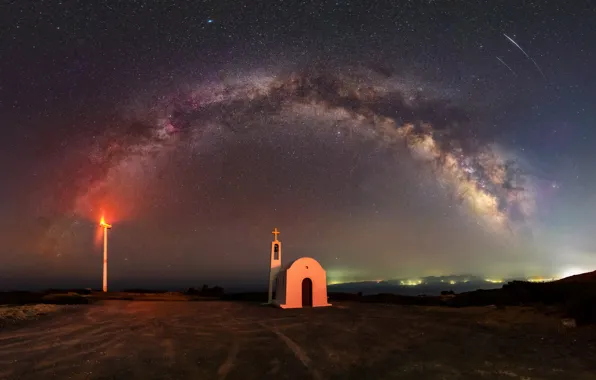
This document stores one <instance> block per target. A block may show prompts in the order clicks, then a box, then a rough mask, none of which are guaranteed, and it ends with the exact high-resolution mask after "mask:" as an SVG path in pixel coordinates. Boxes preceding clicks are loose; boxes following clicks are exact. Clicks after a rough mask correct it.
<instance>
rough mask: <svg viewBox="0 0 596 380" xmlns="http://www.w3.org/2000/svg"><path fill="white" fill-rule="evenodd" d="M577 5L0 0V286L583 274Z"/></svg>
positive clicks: (590, 54)
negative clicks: (278, 260) (301, 275)
mask: <svg viewBox="0 0 596 380" xmlns="http://www.w3.org/2000/svg"><path fill="white" fill-rule="evenodd" d="M595 19H596V4H594V3H593V2H591V1H581V0H574V1H568V2H563V1H545V0H536V1H524V2H519V1H496V0H495V1H458V0H450V1H440V0H436V1H430V0H429V1H421V0H420V1H418V0H417V1H399V2H397V1H339V0H336V1H262V2H254V1H213V2H210V1H177V2H173V1H159V2H158V1H154V2H151V1H147V2H144V1H105V2H103V1H101V2H100V1H93V2H90V1H58V0H56V1H35V2H33V1H4V2H2V5H0V47H1V52H2V55H1V59H0V122H1V129H0V174H1V177H0V181H1V186H0V216H1V218H0V227H1V228H2V230H1V231H2V233H1V235H0V287H32V286H39V287H49V286H90V287H99V286H100V284H101V265H102V264H101V263H102V257H101V244H100V237H101V235H100V234H98V232H99V231H98V228H97V224H98V221H99V218H100V217H101V216H102V215H105V216H106V219H107V221H108V222H110V223H112V224H113V225H114V228H113V229H112V230H111V232H110V241H109V244H110V279H111V281H112V284H116V285H114V286H118V285H117V284H119V285H120V286H145V287H147V286H152V287H168V286H196V285H200V284H202V283H210V284H221V285H224V286H225V285H228V284H260V283H263V284H264V283H265V282H266V278H267V271H268V265H269V263H268V260H269V248H270V241H271V239H272V235H271V231H272V229H273V228H274V227H277V228H279V229H280V231H281V235H280V239H281V240H282V241H283V243H284V252H283V254H284V257H283V259H284V261H285V262H288V261H290V260H292V259H294V258H297V257H300V256H311V257H314V258H316V259H318V260H319V261H320V262H321V263H322V265H323V266H324V267H325V268H326V269H327V271H328V277H329V280H330V281H355V280H368V279H393V278H414V277H420V276H427V275H451V274H477V275H480V276H498V277H500V278H503V277H507V276H534V275H544V276H546V275H555V276H557V275H562V274H565V273H569V272H570V271H588V270H594V269H596V240H595V239H594V231H596V196H595V190H596V172H595V170H594V168H593V163H594V162H596V161H595V160H596V150H595V149H594V148H593V147H594V145H595V143H596V128H595V127H596V125H595V122H594V121H595V120H596V109H595V107H594V104H596V70H595V69H594V67H596V43H595V42H594V41H596V28H594V26H593V20H595Z"/></svg>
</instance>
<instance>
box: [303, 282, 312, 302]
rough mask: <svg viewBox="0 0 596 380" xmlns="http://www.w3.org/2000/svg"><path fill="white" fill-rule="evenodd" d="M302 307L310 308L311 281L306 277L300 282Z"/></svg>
mask: <svg viewBox="0 0 596 380" xmlns="http://www.w3.org/2000/svg"><path fill="white" fill-rule="evenodd" d="M302 307H312V281H311V279H310V278H308V277H307V278H305V279H304V280H302Z"/></svg>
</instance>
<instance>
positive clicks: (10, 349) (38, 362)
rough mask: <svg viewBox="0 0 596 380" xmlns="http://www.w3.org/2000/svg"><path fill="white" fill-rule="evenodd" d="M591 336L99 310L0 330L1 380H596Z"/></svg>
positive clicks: (204, 308) (437, 321) (214, 310)
mask: <svg viewBox="0 0 596 380" xmlns="http://www.w3.org/2000/svg"><path fill="white" fill-rule="evenodd" d="M595 358H596V328H594V327H579V328H571V329H564V328H562V326H561V323H560V320H559V319H556V318H554V317H553V318H550V317H547V316H544V315H540V314H537V313H535V312H533V311H532V310H530V309H523V308H508V309H506V310H496V309H491V308H466V309H448V308H426V307H415V306H400V305H381V304H361V303H341V304H339V303H338V304H336V305H334V307H331V308H323V309H303V310H280V309H275V308H270V307H266V306H261V305H258V304H253V303H246V302H224V301H197V302H159V301H115V300H107V301H101V302H99V303H96V304H92V305H77V306H73V307H69V308H68V310H67V311H62V312H59V313H57V314H54V315H51V316H46V317H44V318H42V319H41V320H38V321H32V322H26V323H25V324H23V325H20V326H13V327H7V328H3V329H0V379H66V378H68V379H142V380H149V379H259V380H260V379H576V380H580V379H596V359H595Z"/></svg>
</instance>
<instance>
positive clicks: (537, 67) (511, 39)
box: [497, 33, 546, 80]
mask: <svg viewBox="0 0 596 380" xmlns="http://www.w3.org/2000/svg"><path fill="white" fill-rule="evenodd" d="M503 35H504V36H505V37H506V38H507V39H508V40H509V41H511V43H512V44H514V45H515V46H517V48H518V49H519V50H520V51H521V52H522V53H524V55H525V56H526V58H528V59H529V60H530V61H532V63H533V64H534V66H536V69H538V71H539V72H540V75H542V77H543V78H544V79H545V80H546V76H545V75H544V73H543V72H542V69H541V68H540V66H538V64H537V63H536V61H534V58H532V57H530V56H529V55H528V53H526V51H525V50H524V49H522V47H521V46H519V44H518V43H517V42H515V41H514V40H513V38H511V37H509V36H508V35H507V34H505V33H503ZM497 59H498V57H497ZM499 60H500V59H499ZM501 62H502V61H501ZM503 63H505V62H503Z"/></svg>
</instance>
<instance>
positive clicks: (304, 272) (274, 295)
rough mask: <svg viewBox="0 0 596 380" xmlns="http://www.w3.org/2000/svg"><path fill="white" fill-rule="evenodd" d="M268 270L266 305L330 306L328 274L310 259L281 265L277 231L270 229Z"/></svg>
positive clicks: (282, 306)
mask: <svg viewBox="0 0 596 380" xmlns="http://www.w3.org/2000/svg"><path fill="white" fill-rule="evenodd" d="M272 233H273V236H274V237H275V238H274V239H273V242H271V257H270V261H271V266H270V270H269V300H268V303H269V304H273V305H275V306H278V307H281V308H282V309H295V308H302V307H321V306H331V304H330V303H329V302H328V299H327V273H326V272H325V270H324V269H323V267H322V266H321V264H319V262H318V261H317V260H315V259H313V258H310V257H302V258H299V259H296V260H294V261H292V262H290V263H288V265H285V266H282V264H281V241H279V240H278V239H277V235H279V234H280V232H279V231H278V230H277V228H275V229H274V230H273V232H272Z"/></svg>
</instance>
